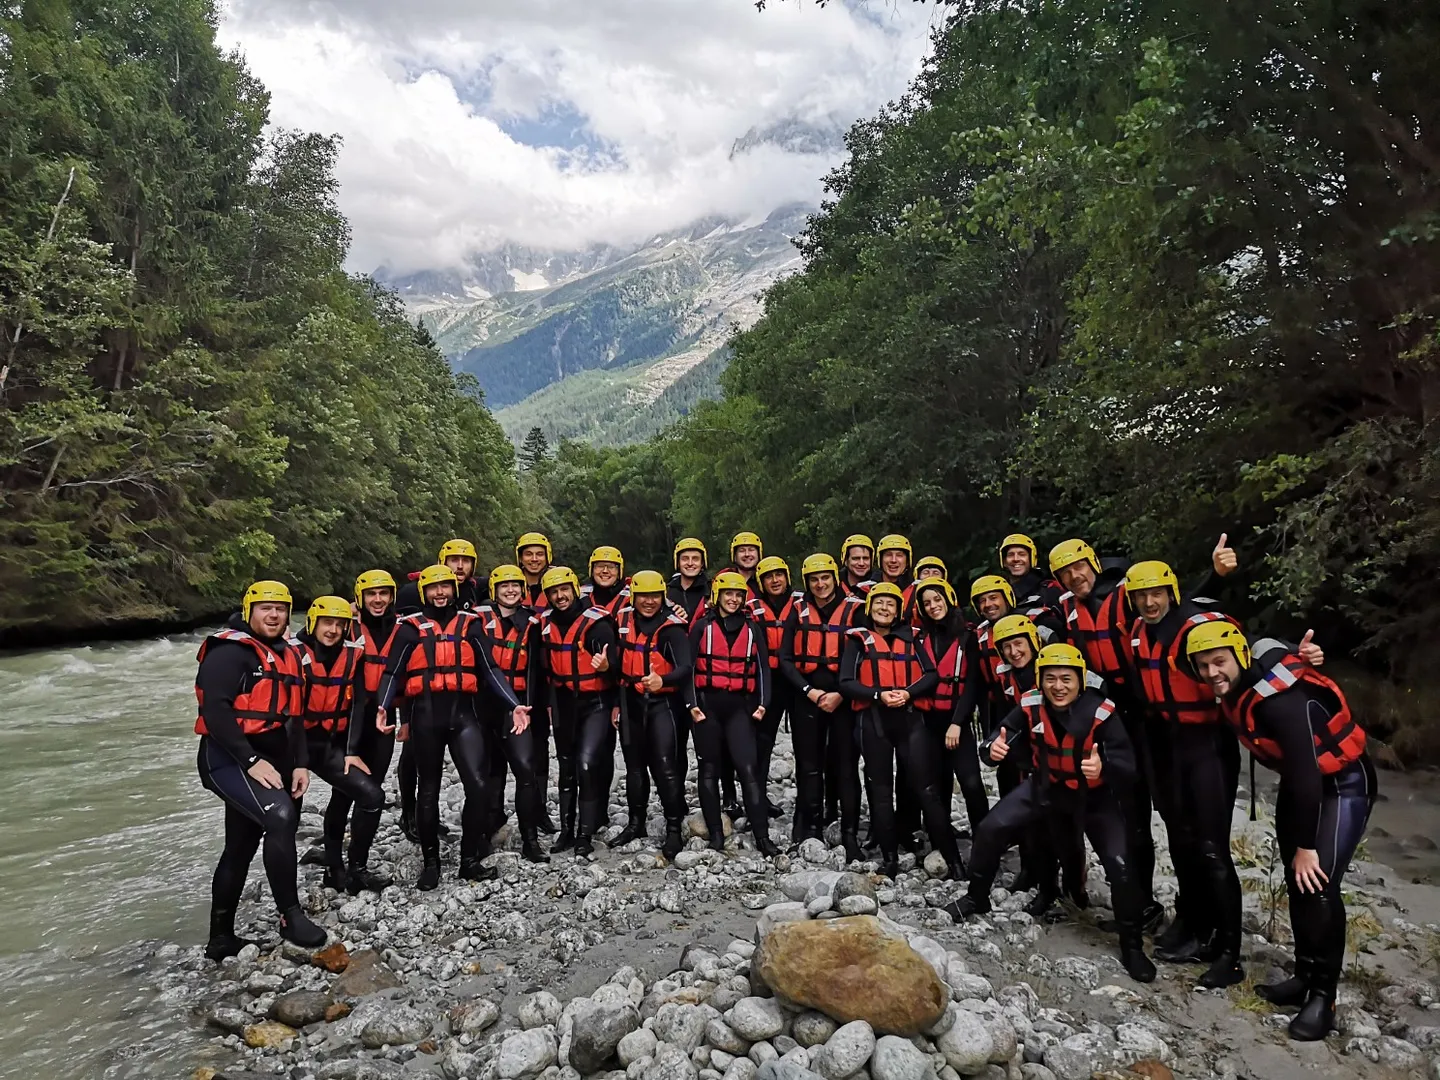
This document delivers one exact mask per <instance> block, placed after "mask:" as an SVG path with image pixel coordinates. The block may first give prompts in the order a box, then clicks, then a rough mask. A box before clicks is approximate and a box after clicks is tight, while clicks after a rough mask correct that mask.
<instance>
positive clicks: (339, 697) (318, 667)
mask: <svg viewBox="0 0 1440 1080" xmlns="http://www.w3.org/2000/svg"><path fill="white" fill-rule="evenodd" d="M292 644H293V647H295V648H298V649H302V650H303V652H302V653H301V661H300V670H301V673H302V674H303V675H304V676H305V704H304V710H303V712H302V713H301V715H302V716H304V718H305V727H306V729H307V730H308V729H310V728H314V727H319V728H324V729H325V730H326V731H344V730H345V729H346V728H347V727H349V725H350V706H351V704H352V702H353V701H354V699H355V669H356V668H357V667H359V666H360V664H361V663H363V662H364V658H365V647H364V646H363V645H361V644H360V643H359V642H356V641H342V642H341V643H340V655H339V656H337V657H335V662H334V663H333V664H331V665H330V666H329V667H328V668H327V667H326V666H325V665H324V664H322V663H321V662H320V657H319V654H318V653H316V651H315V648H314V647H313V646H311V645H305V644H302V643H301V642H299V641H296V642H293V643H292Z"/></svg>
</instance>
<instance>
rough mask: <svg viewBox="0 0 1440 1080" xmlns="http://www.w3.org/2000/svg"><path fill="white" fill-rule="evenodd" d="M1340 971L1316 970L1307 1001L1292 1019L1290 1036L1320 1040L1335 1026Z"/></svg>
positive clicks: (1299, 1040) (1296, 1038) (1304, 1040)
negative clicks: (1336, 993)
mask: <svg viewBox="0 0 1440 1080" xmlns="http://www.w3.org/2000/svg"><path fill="white" fill-rule="evenodd" d="M1339 975H1340V973H1339V972H1338V971H1326V972H1320V971H1315V972H1313V973H1312V976H1311V983H1310V988H1309V990H1308V991H1307V992H1306V995H1305V1003H1304V1004H1303V1005H1301V1006H1300V1011H1299V1012H1298V1013H1296V1014H1295V1019H1294V1020H1291V1021H1290V1038H1292V1039H1294V1040H1295V1041H1296V1042H1319V1041H1320V1040H1321V1039H1323V1038H1325V1036H1327V1035H1329V1034H1330V1032H1331V1030H1332V1029H1333V1028H1334V1027H1335V986H1336V983H1338V982H1339Z"/></svg>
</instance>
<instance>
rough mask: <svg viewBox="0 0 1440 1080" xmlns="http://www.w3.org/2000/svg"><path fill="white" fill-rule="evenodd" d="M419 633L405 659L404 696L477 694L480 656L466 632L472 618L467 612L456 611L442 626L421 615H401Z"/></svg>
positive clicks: (478, 690) (473, 618)
mask: <svg viewBox="0 0 1440 1080" xmlns="http://www.w3.org/2000/svg"><path fill="white" fill-rule="evenodd" d="M401 618H402V619H404V620H405V621H406V622H409V623H410V624H411V625H412V626H414V627H415V629H416V630H417V631H418V632H419V634H420V641H419V644H418V645H416V647H415V648H414V649H412V650H411V651H410V655H409V656H408V657H407V658H406V660H405V688H404V691H403V692H404V695H405V696H406V697H410V698H413V697H420V696H421V695H423V694H425V693H427V692H428V693H432V694H443V693H449V694H456V693H458V694H478V693H479V692H480V667H479V663H480V662H479V659H478V658H477V657H476V655H475V643H474V642H473V641H472V640H471V639H470V638H469V637H468V635H467V631H468V630H469V628H470V624H471V623H472V622H473V621H474V620H475V615H474V614H472V613H471V612H468V611H457V612H456V613H455V614H454V615H453V616H452V617H451V619H450V621H449V622H448V623H446V624H445V625H444V626H443V627H442V626H439V625H437V624H436V623H434V622H432V621H431V620H430V619H428V618H426V617H425V616H424V615H423V614H417V615H403V616H401Z"/></svg>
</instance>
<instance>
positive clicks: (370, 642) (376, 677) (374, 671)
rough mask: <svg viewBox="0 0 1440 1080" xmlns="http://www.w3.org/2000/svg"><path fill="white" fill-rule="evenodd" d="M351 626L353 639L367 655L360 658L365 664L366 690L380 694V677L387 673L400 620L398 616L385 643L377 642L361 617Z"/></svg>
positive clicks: (369, 692)
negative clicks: (386, 667) (387, 664)
mask: <svg viewBox="0 0 1440 1080" xmlns="http://www.w3.org/2000/svg"><path fill="white" fill-rule="evenodd" d="M351 626H352V629H351V640H352V641H354V642H355V643H356V644H358V645H359V646H361V648H363V649H364V651H365V655H364V656H362V657H361V658H360V662H361V663H362V664H364V666H365V672H364V675H363V676H362V678H364V680H365V692H366V693H367V694H378V693H379V692H380V678H381V676H383V675H384V674H385V664H386V663H387V662H388V661H389V659H390V648H391V646H393V645H394V644H395V631H397V630H399V629H400V620H399V619H398V618H397V619H396V620H395V622H394V623H393V624H391V626H390V636H389V637H388V638H386V639H385V644H384V645H380V644H379V643H377V642H376V640H375V636H374V635H373V634H371V633H370V632H369V631H368V630H366V629H365V624H364V623H362V622H361V621H360V620H359V619H356V620H355V622H354V623H352V624H351Z"/></svg>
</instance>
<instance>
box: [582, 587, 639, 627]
mask: <svg viewBox="0 0 1440 1080" xmlns="http://www.w3.org/2000/svg"><path fill="white" fill-rule="evenodd" d="M583 591H584V596H583V599H584V602H585V603H587V604H589V605H590V606H591V607H597V608H599V609H600V610H601V611H603V612H605V614H606V615H609V616H610V617H611V618H612V619H613V618H615V617H616V616H617V615H619V614H620V609H621V608H623V607H625V606H626V605H628V604H629V603H630V587H629V586H628V585H627V586H625V587H624V588H622V589H621V590H620V591H619V592H617V593H616V594H615V595H614V596H612V597H611V598H610V599H609V600H607V601H606V602H605V603H603V604H602V603H600V602H599V601H598V600H596V599H595V590H594V587H593V586H588V587H586V588H585V589H584V590H583Z"/></svg>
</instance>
